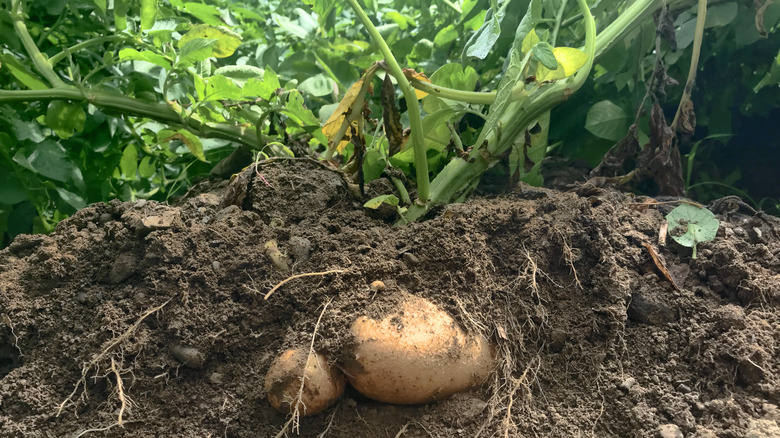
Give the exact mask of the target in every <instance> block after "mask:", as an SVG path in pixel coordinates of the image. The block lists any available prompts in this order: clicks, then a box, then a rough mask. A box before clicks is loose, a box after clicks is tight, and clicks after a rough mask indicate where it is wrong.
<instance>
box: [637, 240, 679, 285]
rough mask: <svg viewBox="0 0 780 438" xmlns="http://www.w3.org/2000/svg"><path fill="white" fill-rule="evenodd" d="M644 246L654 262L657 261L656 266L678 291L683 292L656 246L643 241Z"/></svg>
mask: <svg viewBox="0 0 780 438" xmlns="http://www.w3.org/2000/svg"><path fill="white" fill-rule="evenodd" d="M642 246H644V247H645V248H646V249H647V252H649V253H650V257H651V258H652V259H653V263H655V266H656V267H657V268H658V270H659V271H661V274H663V276H664V278H666V279H667V280H668V281H669V283H671V284H672V287H674V290H676V291H677V292H681V291H680V288H679V287H677V283H675V282H674V279H673V278H672V275H671V274H670V273H669V270H668V269H666V265H665V264H664V262H663V261H662V260H661V258H660V257H659V256H658V253H657V252H656V251H655V248H653V245H650V244H649V243H647V242H642Z"/></svg>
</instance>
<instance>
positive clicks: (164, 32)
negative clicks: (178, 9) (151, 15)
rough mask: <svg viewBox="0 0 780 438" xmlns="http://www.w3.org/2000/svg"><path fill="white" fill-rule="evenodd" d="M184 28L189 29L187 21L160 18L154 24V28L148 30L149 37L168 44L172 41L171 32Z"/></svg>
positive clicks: (177, 18)
mask: <svg viewBox="0 0 780 438" xmlns="http://www.w3.org/2000/svg"><path fill="white" fill-rule="evenodd" d="M185 26H186V27H187V28H188V27H189V21H188V20H187V19H185V18H183V17H168V18H162V19H160V20H157V21H155V22H154V26H152V28H151V29H149V36H150V37H152V38H157V39H159V40H160V41H162V42H166V43H168V42H170V41H171V39H172V35H173V32H175V31H177V30H182V29H183V28H185Z"/></svg>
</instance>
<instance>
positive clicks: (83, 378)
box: [56, 299, 171, 433]
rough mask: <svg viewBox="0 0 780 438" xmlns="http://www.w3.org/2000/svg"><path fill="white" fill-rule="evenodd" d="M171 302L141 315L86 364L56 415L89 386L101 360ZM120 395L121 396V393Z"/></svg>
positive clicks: (119, 382) (119, 381) (119, 383)
mask: <svg viewBox="0 0 780 438" xmlns="http://www.w3.org/2000/svg"><path fill="white" fill-rule="evenodd" d="M170 302H171V300H170V299H169V300H168V301H166V302H164V303H162V304H160V305H159V306H157V307H155V308H153V309H150V310H148V311H147V312H146V313H144V314H143V315H141V317H140V318H138V320H137V321H136V322H135V323H134V324H133V325H132V326H130V328H128V329H127V331H125V332H124V333H123V334H122V335H121V336H119V337H118V338H116V339H115V340H114V341H113V342H111V344H109V345H108V347H106V348H104V349H103V351H101V352H100V353H99V354H97V355H96V356H95V357H93V358H92V360H90V361H89V362H88V363H87V364H85V365H84V366H83V367H82V368H81V378H80V379H79V381H78V382H76V387H75V388H73V392H71V393H70V395H68V397H67V398H66V399H65V400H64V401H63V402H62V403H60V406H59V407H58V408H57V415H56V416H57V417H59V416H60V414H61V413H62V410H63V409H64V408H65V405H66V404H68V403H69V402H71V401H73V396H75V395H76V392H78V390H79V388H80V387H81V386H84V387H86V386H87V374H88V373H89V371H90V370H91V369H92V368H93V367H94V368H96V369H99V368H100V361H101V360H103V359H105V358H106V357H107V356H108V354H109V353H110V352H111V351H113V350H114V348H116V347H118V346H119V345H120V344H122V343H123V342H125V341H126V340H128V339H129V338H130V337H131V336H132V335H133V333H135V331H136V330H137V329H138V327H140V326H141V323H142V322H143V321H144V320H145V319H146V318H148V317H149V316H150V315H153V314H154V313H157V312H158V311H160V310H161V309H162V308H163V307H165V306H166V305H167V304H168V303H170ZM112 361H113V360H112ZM117 382H118V383H117V385H121V380H120V379H119V378H118V377H117ZM120 388H121V387H120ZM120 391H122V390H121V389H120ZM120 394H121V392H120ZM123 404H124V403H123ZM120 420H121V413H120ZM85 432H86V431H85ZM82 433H84V432H82Z"/></svg>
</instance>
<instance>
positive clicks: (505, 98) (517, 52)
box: [474, 0, 536, 147]
mask: <svg viewBox="0 0 780 438" xmlns="http://www.w3.org/2000/svg"><path fill="white" fill-rule="evenodd" d="M535 1H536V0H532V1H531V4H530V5H529V6H528V10H527V11H526V13H525V15H524V16H523V19H522V20H521V21H520V25H518V26H517V30H516V31H515V38H514V41H512V46H511V48H510V49H509V54H508V55H507V57H508V60H509V62H508V63H507V67H506V70H505V71H504V76H503V77H502V78H501V81H500V82H499V83H498V87H497V89H496V100H495V102H493V105H491V106H490V112H489V113H488V118H487V121H486V122H485V126H484V127H483V128H482V132H480V133H479V137H478V138H477V141H476V142H475V143H474V144H475V145H476V146H477V147H478V146H480V145H482V143H483V142H484V141H485V140H486V139H487V136H488V135H490V134H491V133H492V132H493V131H495V130H496V129H498V121H499V119H500V118H501V116H503V115H504V112H505V111H506V108H507V106H508V105H509V103H510V98H511V96H512V89H513V88H514V87H515V85H516V84H517V83H518V82H520V81H523V80H524V78H523V77H522V76H523V68H524V60H525V57H524V56H523V53H522V50H521V49H522V44H523V40H524V39H525V37H526V36H527V35H528V32H530V31H531V30H532V29H533V27H534V18H533V11H534V7H533V5H534V2H535ZM506 3H509V2H506ZM499 141H500V140H499Z"/></svg>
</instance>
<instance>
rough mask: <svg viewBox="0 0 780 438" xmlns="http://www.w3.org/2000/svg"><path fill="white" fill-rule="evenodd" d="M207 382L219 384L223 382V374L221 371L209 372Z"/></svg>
mask: <svg viewBox="0 0 780 438" xmlns="http://www.w3.org/2000/svg"><path fill="white" fill-rule="evenodd" d="M209 382H211V383H213V384H215V385H221V384H222V383H223V382H224V376H223V375H222V373H211V375H210V376H209Z"/></svg>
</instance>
